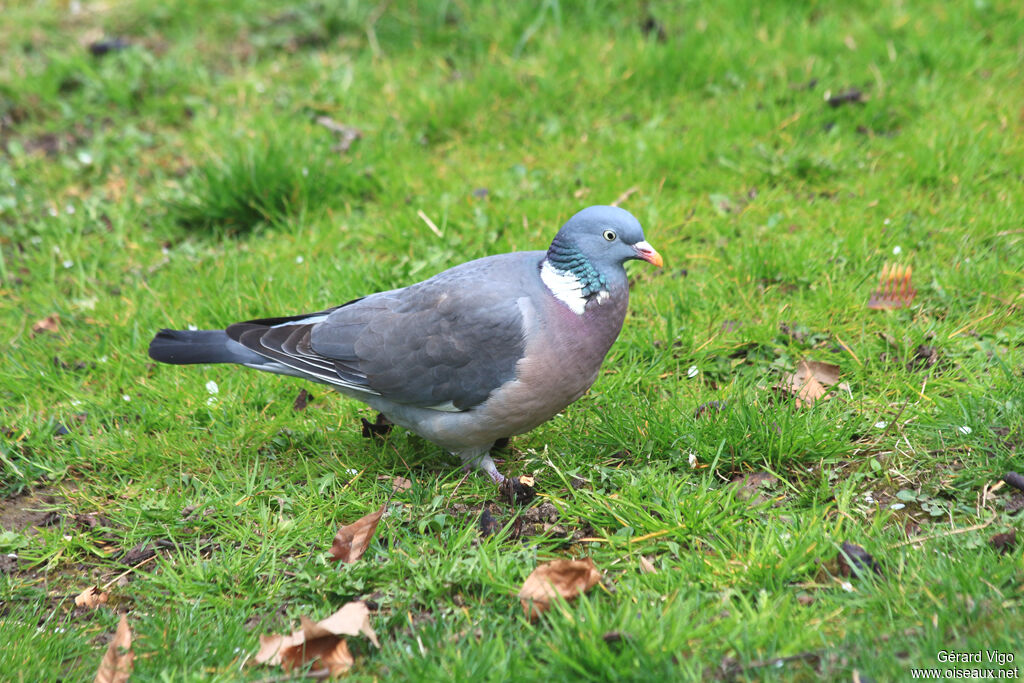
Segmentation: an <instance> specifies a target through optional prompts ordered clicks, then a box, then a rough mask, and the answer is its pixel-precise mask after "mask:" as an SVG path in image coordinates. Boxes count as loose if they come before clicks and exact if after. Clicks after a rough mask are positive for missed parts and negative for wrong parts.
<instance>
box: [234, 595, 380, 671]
mask: <svg viewBox="0 0 1024 683" xmlns="http://www.w3.org/2000/svg"><path fill="white" fill-rule="evenodd" d="M300 621H301V623H302V627H301V628H300V629H299V630H298V631H295V632H293V633H291V634H290V635H272V636H260V649H259V652H257V653H256V656H255V657H253V661H254V662H255V663H256V664H266V665H268V666H278V665H280V666H281V667H282V668H283V669H284V670H285V671H291V670H292V669H295V668H298V667H304V666H306V665H312V669H311V673H323V672H326V673H327V674H328V675H330V676H337V675H339V674H342V673H345V672H346V671H348V670H349V669H350V668H352V665H353V664H354V663H355V659H354V658H353V657H352V654H351V653H350V652H349V649H348V643H347V642H346V641H345V639H344V638H342V636H358V635H363V636H366V637H367V638H368V639H369V640H370V642H371V643H373V645H374V646H375V647H378V648H379V647H380V641H378V640H377V634H376V632H374V630H373V627H372V626H371V625H370V608H369V607H367V606H366V603H365V602H362V601H358V602H350V603H347V604H346V605H344V606H343V607H342V608H341V609H339V610H338V611H337V612H335V613H334V614H332V615H331V616H329V617H327V618H326V619H321V620H320V621H316V622H314V621H313V620H312V619H309V618H308V617H301V619H300Z"/></svg>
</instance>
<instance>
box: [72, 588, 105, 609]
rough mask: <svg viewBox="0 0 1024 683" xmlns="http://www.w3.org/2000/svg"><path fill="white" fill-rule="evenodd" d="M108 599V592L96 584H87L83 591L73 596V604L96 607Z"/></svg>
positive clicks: (89, 607) (90, 607)
mask: <svg viewBox="0 0 1024 683" xmlns="http://www.w3.org/2000/svg"><path fill="white" fill-rule="evenodd" d="M109 599H110V593H107V592H105V591H101V590H100V589H99V588H98V587H96V586H89V587H88V588H86V589H85V590H84V591H82V592H81V593H79V594H78V595H76V596H75V604H76V605H78V606H79V607H87V608H88V609H96V608H97V607H99V606H100V605H103V604H105V603H106V602H107V600H109Z"/></svg>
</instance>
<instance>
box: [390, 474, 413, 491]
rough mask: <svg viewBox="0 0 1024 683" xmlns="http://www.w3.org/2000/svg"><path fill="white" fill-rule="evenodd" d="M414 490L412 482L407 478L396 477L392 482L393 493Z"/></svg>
mask: <svg viewBox="0 0 1024 683" xmlns="http://www.w3.org/2000/svg"><path fill="white" fill-rule="evenodd" d="M411 488H412V482H411V481H409V480H408V479H406V478H405V477H395V478H394V479H392V480H391V490H392V491H408V490H409V489H411Z"/></svg>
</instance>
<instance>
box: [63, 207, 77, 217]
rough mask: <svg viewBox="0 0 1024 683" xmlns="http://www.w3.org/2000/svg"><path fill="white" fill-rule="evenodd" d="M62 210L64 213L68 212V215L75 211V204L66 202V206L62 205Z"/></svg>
mask: <svg viewBox="0 0 1024 683" xmlns="http://www.w3.org/2000/svg"><path fill="white" fill-rule="evenodd" d="M64 212H65V213H67V214H68V215H69V216H70V215H71V214H73V213H74V212H75V206H74V204H68V205H67V206H65V207H64Z"/></svg>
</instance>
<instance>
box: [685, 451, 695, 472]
mask: <svg viewBox="0 0 1024 683" xmlns="http://www.w3.org/2000/svg"><path fill="white" fill-rule="evenodd" d="M686 459H687V461H688V462H689V463H690V467H691V468H692V467H696V466H697V454H696V453H694V452H693V451H690V453H689V455H687V456H686Z"/></svg>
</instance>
